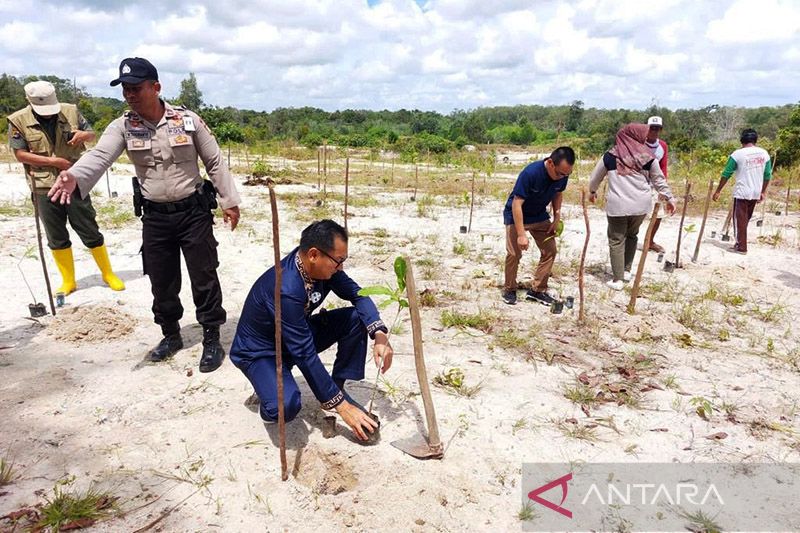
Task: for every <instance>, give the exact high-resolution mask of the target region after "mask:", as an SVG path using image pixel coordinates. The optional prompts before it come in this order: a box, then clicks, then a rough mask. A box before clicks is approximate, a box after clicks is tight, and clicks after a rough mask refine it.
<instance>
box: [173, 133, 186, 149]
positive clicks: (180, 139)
mask: <svg viewBox="0 0 800 533" xmlns="http://www.w3.org/2000/svg"><path fill="white" fill-rule="evenodd" d="M190 144H192V139H191V137H189V136H188V135H186V133H181V134H179V135H175V136H174V137H173V136H172V135H170V137H169V145H170V146H173V147H175V146H187V145H190Z"/></svg>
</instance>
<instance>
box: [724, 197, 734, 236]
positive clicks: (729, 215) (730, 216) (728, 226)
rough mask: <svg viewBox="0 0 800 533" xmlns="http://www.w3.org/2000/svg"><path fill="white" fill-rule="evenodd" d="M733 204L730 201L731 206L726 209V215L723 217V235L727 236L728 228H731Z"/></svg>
mask: <svg viewBox="0 0 800 533" xmlns="http://www.w3.org/2000/svg"><path fill="white" fill-rule="evenodd" d="M733 205H734V204H733V202H731V208H730V209H729V210H728V216H727V217H725V223H724V224H723V225H722V235H723V237H727V236H728V230H729V229H730V228H731V219H732V218H733ZM726 240H728V239H726Z"/></svg>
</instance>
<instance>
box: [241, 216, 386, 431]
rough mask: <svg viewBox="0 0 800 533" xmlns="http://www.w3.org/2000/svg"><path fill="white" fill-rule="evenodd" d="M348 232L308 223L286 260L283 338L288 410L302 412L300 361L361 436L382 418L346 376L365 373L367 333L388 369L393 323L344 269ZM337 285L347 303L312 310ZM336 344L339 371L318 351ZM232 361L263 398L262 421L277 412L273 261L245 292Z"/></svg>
mask: <svg viewBox="0 0 800 533" xmlns="http://www.w3.org/2000/svg"><path fill="white" fill-rule="evenodd" d="M346 260H347V231H346V230H345V229H344V228H343V227H342V226H340V225H339V224H337V223H336V222H334V221H332V220H320V221H318V222H314V223H313V224H311V225H309V226H308V227H307V228H306V229H304V230H303V232H302V234H301V236H300V246H299V247H298V248H295V249H294V250H292V252H291V253H290V254H289V255H287V256H286V257H284V258H283V260H281V268H282V269H283V274H282V280H281V315H282V316H281V324H282V330H281V335H282V344H283V351H282V355H283V371H282V373H283V393H284V400H283V401H284V414H285V417H286V421H287V422H288V421H290V420H292V419H294V418H295V417H296V416H297V413H299V412H300V390H299V389H298V387H297V382H296V381H295V379H294V377H293V376H292V367H293V366H295V365H297V367H298V368H299V369H300V372H302V374H303V376H304V377H305V378H306V381H307V382H308V385H309V386H310V387H311V391H312V392H313V393H314V396H316V398H317V400H319V402H320V403H321V404H322V408H323V409H328V410H332V409H335V410H336V411H337V412H338V413H339V415H341V417H342V419H343V420H344V421H345V423H347V425H349V426H350V427H351V428H352V430H353V432H354V433H355V434H356V436H357V437H358V438H359V439H361V440H367V433H366V432H367V431H369V432H370V433H372V432H373V431H374V428H376V427H377V424H376V423H375V422H374V421H373V420H372V419H371V418H370V417H369V416H367V414H366V413H365V412H364V410H363V407H361V406H360V405H358V404H357V403H356V402H355V401H354V400H353V399H352V398H350V396H349V395H348V394H347V392H345V390H344V383H345V380H348V379H350V380H361V379H364V365H365V363H366V357H367V336H369V337H371V338H372V339H374V341H375V344H374V346H373V349H372V352H373V356H374V359H375V364H376V366H377V365H379V364H382V365H383V366H382V367H381V372H386V371H387V370H388V369H389V367H390V366H391V364H392V355H393V351H392V347H391V345H390V344H389V339H388V337H387V333H388V330H387V329H386V326H385V325H384V323H383V321H382V320H381V317H380V315H379V314H378V309H377V308H376V307H375V304H374V303H373V302H372V300H370V299H369V298H368V297H364V296H359V295H358V291H359V290H360V287H359V286H358V285H357V284H356V283H355V282H354V281H353V280H352V279H350V277H349V276H348V275H347V274H345V272H344V270H343V267H342V265H343V263H344V262H345V261H346ZM331 291H333V293H334V294H336V296H338V297H339V298H341V299H342V300H347V301H350V302H352V304H353V306H354V307H345V308H341V309H334V310H332V311H326V310H325V309H321V310H320V312H319V313H317V314H314V315H312V314H311V313H312V312H313V311H314V310H315V309H316V308H318V307H319V306H321V305H322V302H323V301H324V300H325V297H326V296H327V295H328V293H329V292H331ZM334 344H337V348H338V349H337V352H336V359H335V361H334V363H333V372H332V374H328V371H327V370H325V367H324V366H323V364H322V361H321V360H320V357H319V352H322V351H324V350H327V349H328V348H329V347H331V346H333V345H334ZM230 354H231V361H232V362H233V364H234V365H236V367H237V368H239V370H241V371H242V372H244V375H245V376H247V379H248V380H250V383H252V385H253V388H254V389H255V391H256V394H257V395H258V398H259V400H260V403H261V405H260V413H261V418H262V420H264V422H267V423H269V422H275V421H276V420H277V419H278V388H277V387H278V384H277V373H276V368H275V268H274V267H273V268H270V269H269V270H267V271H266V272H265V273H264V274H262V275H261V277H260V278H258V280H257V281H256V282H255V284H254V285H253V288H252V289H250V293H249V294H248V295H247V300H246V301H245V304H244V308H243V309H242V316H241V318H240V319H239V324H238V326H237V328H236V336H235V337H234V339H233V346H231V351H230Z"/></svg>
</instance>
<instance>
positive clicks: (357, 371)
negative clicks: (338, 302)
mask: <svg viewBox="0 0 800 533" xmlns="http://www.w3.org/2000/svg"><path fill="white" fill-rule="evenodd" d="M308 324H309V326H310V327H311V335H312V336H313V337H314V346H315V347H316V349H317V353H319V352H322V351H325V350H327V349H328V348H330V347H331V346H333V345H334V344H336V343H338V346H337V350H336V359H335V360H334V361H333V372H331V377H332V378H333V379H334V381H338V380H345V379H350V380H362V379H364V365H365V364H366V361H367V329H366V328H365V327H364V324H363V323H362V322H361V318H359V316H358V311H356V308H355V307H345V308H342V309H334V310H333V311H322V312H320V313H317V314H316V315H312V316H311V317H310V318H309V319H308ZM282 357H283V372H282V374H283V406H284V416H285V420H286V421H287V422H288V421H290V420H292V419H294V418H295V417H296V416H297V413H299V412H300V407H301V403H300V389H299V388H298V387H297V381H295V379H294V376H292V367H293V366H294V365H295V362H294V360H293V358H292V355H291V354H290V353H288V351H287V349H286V347H285V346H284V348H283V353H282ZM239 370H241V371H242V372H244V375H245V376H247V379H248V380H250V383H251V384H252V385H253V389H255V391H256V394H257V395H258V398H259V399H260V400H261V418H262V419H264V420H277V419H278V379H277V369H276V368H275V358H274V357H262V358H259V359H255V360H253V361H251V362H248V363H246V364H244V365H240V366H239Z"/></svg>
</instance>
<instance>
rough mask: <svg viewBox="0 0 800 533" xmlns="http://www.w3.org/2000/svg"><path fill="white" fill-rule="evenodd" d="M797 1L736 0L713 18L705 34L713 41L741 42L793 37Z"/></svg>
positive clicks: (798, 19) (797, 27) (799, 12)
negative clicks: (716, 18) (718, 15)
mask: <svg viewBox="0 0 800 533" xmlns="http://www.w3.org/2000/svg"><path fill="white" fill-rule="evenodd" d="M798 32H800V5H798V4H797V2H794V1H781V0H761V1H760V2H758V3H754V2H751V1H748V0H737V1H736V2H734V3H733V5H732V6H730V7H729V8H728V10H727V11H725V14H724V15H723V17H722V18H721V19H718V20H712V21H711V22H710V23H709V25H708V31H707V32H706V36H707V37H708V38H709V39H710V40H711V41H712V42H716V43H727V44H743V43H757V42H769V41H773V42H778V41H796V40H797V38H798Z"/></svg>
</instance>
